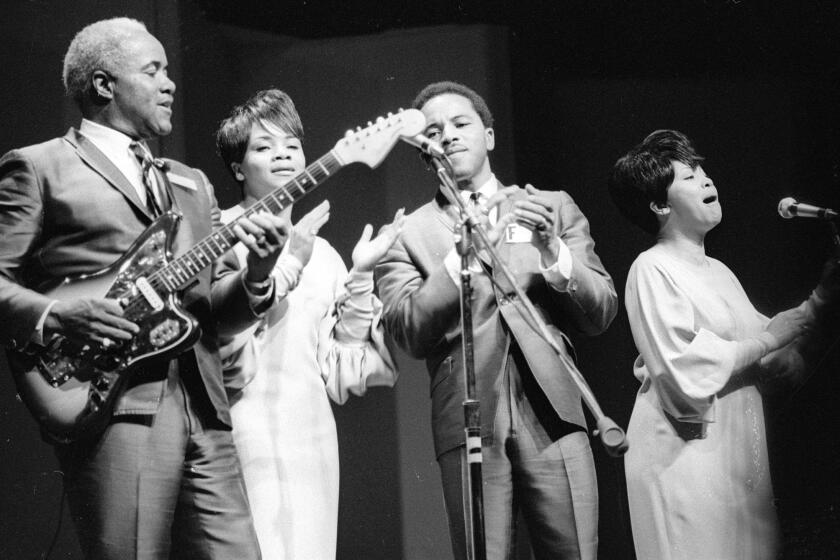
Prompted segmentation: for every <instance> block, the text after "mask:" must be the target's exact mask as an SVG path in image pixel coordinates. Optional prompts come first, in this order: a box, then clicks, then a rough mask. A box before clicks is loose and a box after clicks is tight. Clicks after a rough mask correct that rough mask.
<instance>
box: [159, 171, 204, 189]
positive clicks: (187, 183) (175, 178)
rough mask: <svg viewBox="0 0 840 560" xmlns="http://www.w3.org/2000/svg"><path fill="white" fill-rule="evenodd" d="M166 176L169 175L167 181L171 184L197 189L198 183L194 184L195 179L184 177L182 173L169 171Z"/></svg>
mask: <svg viewBox="0 0 840 560" xmlns="http://www.w3.org/2000/svg"><path fill="white" fill-rule="evenodd" d="M166 176H167V177H169V181H170V182H171V183H172V184H173V185H178V186H179V187H184V188H185V189H189V190H191V191H194V190H197V189H198V185H196V184H195V181H193V180H192V179H190V178H189V177H184V176H183V175H178V174H176V173H172V172H171V171H170V172H168V173H167V174H166Z"/></svg>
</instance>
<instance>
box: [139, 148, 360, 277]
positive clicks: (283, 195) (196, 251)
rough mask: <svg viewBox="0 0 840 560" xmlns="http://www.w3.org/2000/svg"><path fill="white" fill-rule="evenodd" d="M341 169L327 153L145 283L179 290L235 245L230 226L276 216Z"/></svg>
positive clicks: (333, 157) (234, 237) (340, 164)
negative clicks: (261, 215)
mask: <svg viewBox="0 0 840 560" xmlns="http://www.w3.org/2000/svg"><path fill="white" fill-rule="evenodd" d="M343 166H344V164H343V163H342V162H341V161H340V160H339V158H338V157H337V156H336V155H335V154H334V152H333V150H331V151H330V152H329V153H327V154H326V155H324V156H322V157H321V158H319V159H318V160H316V161H315V162H314V163H312V164H310V165H309V166H307V168H306V169H305V170H304V171H303V173H301V174H299V175H298V176H296V177H295V178H294V179H292V180H291V181H289V182H288V183H286V184H285V185H283V186H282V187H279V188H277V189H275V190H273V191H272V192H270V193H269V194H267V195H266V196H264V197H263V198H261V199H260V200H258V201H257V202H255V203H254V204H252V205H251V206H250V207H248V209H246V210H245V212H244V213H243V214H242V215H241V216H240V217H239V218H237V219H236V220H234V221H233V222H231V223H229V224H227V225H224V226H222V227H221V228H219V229H217V230H216V231H214V232H213V233H212V234H210V235H208V236H207V237H205V238H204V239H202V240H201V241H200V242H199V243H197V244H196V245H195V246H193V247H192V248H191V249H189V250H188V251H187V252H186V253H184V254H183V255H181V256H180V257H178V258H176V259H175V260H173V261H172V262H170V263H169V264H168V265H166V266H165V267H163V268H161V269H160V270H159V271H157V272H156V273H155V274H154V277H153V278H149V281H150V282H151V283H152V285H153V286H155V287H156V288H158V289H161V288H163V289H165V290H167V291H169V292H176V291H178V290H180V289H183V288H184V287H186V286H187V285H188V284H189V283H190V282H192V280H193V279H194V278H195V277H196V276H198V274H199V273H200V272H201V271H202V270H204V269H205V268H207V267H208V266H210V265H211V264H212V263H213V262H214V261H215V260H216V259H218V258H219V257H221V256H222V255H224V254H225V253H226V252H227V251H228V250H229V249H230V248H231V247H233V246H234V245H236V243H237V242H238V241H239V239H238V238H237V237H236V234H234V233H233V226H235V225H236V224H237V223H238V222H239V220H241V219H242V218H247V217H249V216H251V215H253V214H255V213H257V212H261V211H264V212H269V213H271V214H279V213H280V211H281V210H283V209H284V208H287V207H288V206H289V205H291V204H294V203H295V202H297V201H298V200H300V199H301V198H303V197H304V196H306V195H307V194H309V193H310V192H312V191H313V190H315V188H316V187H317V186H318V185H320V184H321V183H323V182H324V181H326V180H327V179H328V178H329V177H330V176H331V175H332V174H333V173H335V172H336V171H338V170H339V169H341V168H342V167H343Z"/></svg>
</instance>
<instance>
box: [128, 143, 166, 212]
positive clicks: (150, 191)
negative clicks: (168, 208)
mask: <svg viewBox="0 0 840 560" xmlns="http://www.w3.org/2000/svg"><path fill="white" fill-rule="evenodd" d="M129 148H130V149H131V151H132V153H134V157H136V158H137V161H138V162H139V163H140V169H141V170H142V172H143V187H145V189H146V209H147V210H148V211H149V214H151V215H152V216H153V217H155V218H157V217H158V216H160V215H161V214H163V211H162V210H161V207H160V205H159V204H158V199H157V197H156V196H155V189H154V187H153V186H152V185H153V184H154V183H153V182H152V181H153V179H152V173H154V172H153V171H152V166H153V165H154V159H153V158H152V154H150V153H149V150H148V148H146V147H145V146H143V145H142V144H141V143H140V142H132V143H131V144H130V145H129Z"/></svg>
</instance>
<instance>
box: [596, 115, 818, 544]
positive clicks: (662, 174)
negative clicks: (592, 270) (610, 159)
mask: <svg viewBox="0 0 840 560" xmlns="http://www.w3.org/2000/svg"><path fill="white" fill-rule="evenodd" d="M702 159H703V158H702V157H700V156H699V155H698V154H697V153H696V152H695V150H694V148H693V146H692V145H691V143H690V141H689V140H688V138H686V137H685V136H684V135H683V134H681V133H679V132H676V131H670V130H659V131H656V132H654V133H652V134H650V135H649V136H648V137H647V138H645V140H644V141H643V142H642V143H641V144H639V145H638V146H636V147H635V148H634V149H633V150H631V151H630V152H629V153H628V154H627V155H625V156H624V157H622V158H621V159H619V160H618V161H617V162H616V164H615V168H614V170H613V177H612V180H611V181H610V193H611V195H612V197H613V199H614V201H615V202H616V204H617V205H618V207H619V209H620V210H621V212H622V213H623V214H624V215H625V216H626V217H628V218H629V219H630V220H631V221H633V222H634V223H635V224H636V225H638V226H640V227H641V228H642V229H644V230H646V231H647V232H649V233H652V234H655V235H656V236H657V241H656V244H655V245H654V246H653V247H652V248H650V249H648V250H647V251H644V252H643V253H641V254H640V255H639V256H638V258H637V259H636V260H635V262H634V263H633V265H632V267H631V269H630V272H629V275H628V278H627V286H626V290H625V300H626V306H627V314H628V316H629V319H630V326H631V330H632V333H633V339H634V341H635V343H636V347H637V349H638V351H639V356H638V358H637V359H636V361H635V363H634V364H633V370H634V371H633V372H634V375H635V376H636V378H637V379H638V380H639V381H640V382H641V383H642V385H641V387H640V389H639V392H638V394H637V396H636V403H635V406H634V408H633V413H632V416H631V418H630V423H629V426H628V430H627V437H628V442H629V444H630V450H629V451H628V453H627V455H626V457H625V474H626V477H627V493H628V498H629V507H630V519H631V525H632V530H633V539H634V543H635V548H636V555H637V557H638V558H639V559H640V560H641V559H644V560H656V559H685V560H729V559H740V560H749V559H772V558H775V557H776V555H777V553H778V550H779V531H778V522H777V516H776V511H775V508H774V505H773V490H772V486H771V481H770V470H769V468H768V464H767V442H766V438H765V430H764V412H763V408H762V397H761V394H760V393H759V390H758V387H759V386H761V385H762V384H763V383H766V382H768V381H770V380H771V379H773V378H776V379H777V378H780V377H782V378H787V379H788V380H790V379H791V378H795V376H796V375H797V374H798V373H799V372H801V370H802V359H801V356H800V354H799V352H798V351H797V349H798V347H799V343H800V342H801V341H802V335H803V334H804V333H805V332H806V331H807V330H808V329H809V328H810V326H811V325H812V324H813V323H814V321H815V316H816V315H817V314H818V313H819V309H820V305H821V300H820V298H819V295H818V294H817V292H818V291H819V289H818V290H817V291H815V293H814V294H812V296H811V298H810V299H809V300H808V301H807V302H805V303H803V304H802V305H800V306H799V307H797V308H794V309H790V310H788V311H784V312H782V313H779V314H778V315H776V316H775V317H774V318H773V319H772V320H771V319H768V318H767V317H765V316H763V315H762V314H761V313H759V312H758V311H756V310H755V308H754V307H753V305H752V304H751V303H750V301H749V299H748V298H747V295H746V294H745V293H744V290H743V289H742V287H741V284H740V283H739V282H738V280H737V278H735V276H734V275H733V274H732V272H731V271H730V270H729V269H728V268H727V267H726V266H725V265H724V264H723V263H721V262H720V261H717V260H715V259H713V258H711V257H708V256H707V255H706V253H705V249H704V238H705V235H706V233H708V232H709V231H710V230H711V229H712V228H714V227H715V226H716V225H717V224H718V223H719V222H720V220H721V206H720V201H719V199H718V192H717V189H716V188H715V185H714V183H713V182H712V180H711V179H710V178H709V177H708V176H707V175H706V174H705V172H704V171H703V168H702V167H701V166H700V162H701V161H702Z"/></svg>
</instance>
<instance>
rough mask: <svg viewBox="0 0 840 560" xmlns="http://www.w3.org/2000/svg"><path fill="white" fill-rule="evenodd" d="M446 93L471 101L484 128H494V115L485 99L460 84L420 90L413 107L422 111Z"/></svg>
mask: <svg viewBox="0 0 840 560" xmlns="http://www.w3.org/2000/svg"><path fill="white" fill-rule="evenodd" d="M445 93H454V94H456V95H460V96H461V97H466V98H467V99H469V101H470V103H472V106H473V108H474V109H475V112H476V113H478V116H479V117H480V118H481V123H482V124H483V125H484V128H493V114H492V113H491V112H490V108H489V107H487V103H486V102H485V101H484V98H483V97H481V96H480V95H478V94H477V93H476V92H475V91H474V90H472V89H470V88H468V87H467V86H465V85H464V84H459V83H458V82H435V83H433V84H429V85H427V86H426V87H424V88H423V89H422V90H420V93H418V94H417V97H415V98H414V102H412V104H411V107H412V108H414V109H422V108H423V105H425V104H426V103H427V102H428V101H429V100H430V99H432V98H433V97H437V96H438V95H443V94H445Z"/></svg>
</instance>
